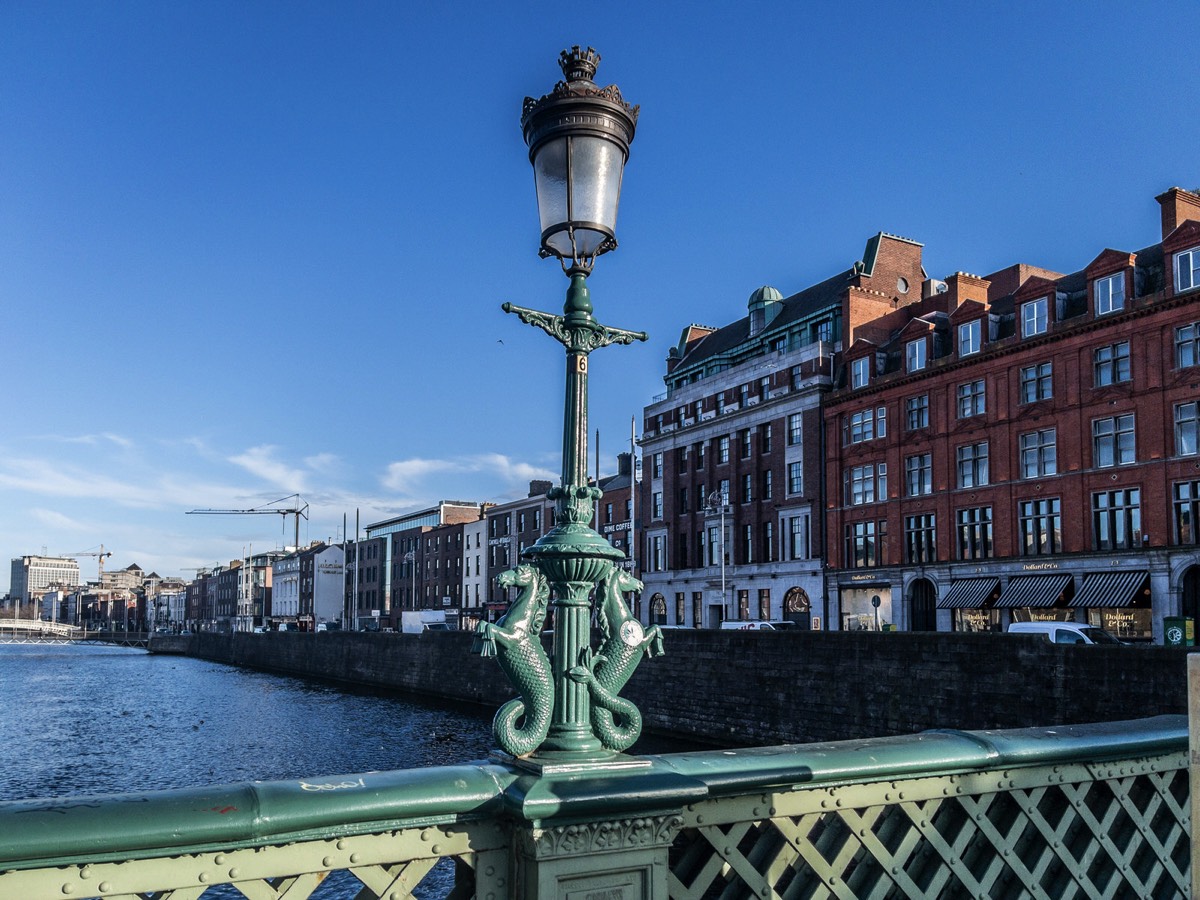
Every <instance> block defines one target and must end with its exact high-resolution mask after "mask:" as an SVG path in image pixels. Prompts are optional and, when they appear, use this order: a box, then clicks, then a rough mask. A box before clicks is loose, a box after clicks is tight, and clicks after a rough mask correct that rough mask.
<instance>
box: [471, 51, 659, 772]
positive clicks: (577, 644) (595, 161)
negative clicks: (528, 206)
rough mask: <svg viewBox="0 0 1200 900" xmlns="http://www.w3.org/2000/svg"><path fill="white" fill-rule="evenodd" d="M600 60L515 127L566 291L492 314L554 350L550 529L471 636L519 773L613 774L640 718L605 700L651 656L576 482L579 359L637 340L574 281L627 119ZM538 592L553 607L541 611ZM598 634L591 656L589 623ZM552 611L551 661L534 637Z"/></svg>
mask: <svg viewBox="0 0 1200 900" xmlns="http://www.w3.org/2000/svg"><path fill="white" fill-rule="evenodd" d="M599 63H600V55H599V54H598V53H596V51H595V50H593V49H592V48H591V47H589V48H588V49H586V50H581V49H580V48H579V47H578V46H575V47H572V48H571V49H570V50H564V51H563V52H562V54H560V58H559V64H560V65H561V67H562V71H563V76H564V78H565V80H564V81H560V82H558V83H557V84H556V85H555V86H554V89H553V90H552V91H551V92H550V93H549V94H547V95H546V96H544V97H541V98H540V99H536V100H535V99H533V98H532V97H526V98H525V104H524V109H523V113H522V117H521V129H522V132H523V133H524V136H525V141H526V143H527V144H528V146H529V161H530V163H531V164H532V165H533V172H534V185H535V187H536V190H537V201H538V214H539V218H540V220H541V222H540V224H541V250H540V251H539V252H540V255H541V256H542V257H548V256H553V257H556V258H557V259H558V260H559V262H560V264H561V265H562V269H563V272H564V273H565V274H566V275H567V276H568V277H569V278H570V279H571V282H570V285H569V286H568V288H567V298H566V303H565V304H564V305H563V312H562V315H553V314H551V313H545V312H539V311H537V310H534V309H528V308H525V307H521V306H515V305H513V304H511V303H505V304H504V305H503V309H504V311H505V312H509V313H514V314H515V315H517V316H518V317H519V318H520V319H521V321H522V322H525V323H526V324H528V325H534V326H536V327H538V328H541V329H542V330H543V331H545V332H546V333H547V334H549V335H550V336H551V337H553V338H554V339H555V340H557V341H558V342H559V343H561V344H562V345H563V346H564V347H565V348H566V354H567V360H566V362H567V365H566V401H565V406H564V414H563V452H562V481H561V483H560V484H559V485H558V486H556V487H554V488H552V489H551V490H550V492H549V493H548V494H547V496H548V497H549V498H550V499H551V500H553V501H555V518H554V527H553V528H552V529H551V530H550V531H549V532H548V533H547V534H545V535H544V536H543V537H542V538H541V539H540V540H539V541H538V542H537V543H536V544H534V545H533V546H532V547H529V548H528V549H526V550H525V552H524V554H523V555H522V561H521V564H519V565H518V566H517V567H516V568H515V569H512V570H510V571H508V572H505V573H504V574H502V575H501V576H500V583H501V584H502V585H503V586H505V587H517V588H519V589H520V591H519V594H518V597H517V599H516V600H515V601H513V603H512V605H511V606H510V607H509V609H508V611H507V613H506V614H505V616H504V618H502V619H501V620H500V621H499V622H496V623H495V624H492V623H488V622H483V623H480V625H479V626H478V628H477V636H478V640H477V642H476V649H477V651H478V652H480V653H482V654H484V655H486V656H493V655H494V656H496V657H497V661H498V662H499V663H500V666H501V668H502V669H503V670H504V672H505V674H506V675H508V677H509V679H510V680H511V681H512V682H513V685H514V687H516V689H517V690H518V692H519V693H520V695H521V696H520V698H519V699H517V700H512V701H510V702H509V703H507V704H505V705H504V706H503V707H501V708H500V711H499V712H498V713H497V714H496V720H495V723H494V727H493V730H494V733H495V737H496V740H497V741H498V742H499V744H500V746H501V747H502V748H503V750H504V751H505V752H507V753H509V754H511V755H512V756H513V757H516V758H518V759H522V760H526V762H527V763H528V764H532V765H536V766H539V767H543V768H544V766H545V765H548V764H554V763H568V764H571V765H575V764H578V763H580V762H586V763H595V764H605V765H622V764H623V763H621V762H620V761H618V760H617V757H618V755H619V754H620V752H621V751H622V750H625V749H627V748H628V747H629V746H630V745H632V744H633V742H634V741H635V740H636V739H637V736H638V734H639V733H640V731H641V714H640V713H639V712H638V710H637V708H636V707H634V705H633V704H632V703H630V702H629V701H627V700H624V699H622V698H621V697H619V696H617V694H618V693H619V691H620V690H621V688H622V687H624V685H625V683H626V682H627V681H628V680H629V678H630V677H631V676H632V675H633V671H634V669H635V668H636V667H637V665H638V663H639V662H640V661H641V657H642V656H643V655H651V656H653V655H655V654H656V653H659V652H661V650H662V637H661V633H660V632H659V630H658V629H657V628H650V629H643V627H642V625H641V623H640V622H639V621H638V620H637V618H636V617H635V616H633V614H632V613H631V612H630V611H629V607H628V605H627V603H626V601H625V597H624V595H625V594H626V593H628V592H631V591H637V590H641V587H642V584H641V582H639V581H637V580H636V579H635V578H634V577H633V576H632V575H631V574H630V573H629V572H628V571H627V570H626V569H625V568H624V567H623V566H622V565H621V563H622V562H624V560H625V554H624V553H623V552H622V551H620V550H617V549H616V548H614V547H613V546H612V544H610V543H609V542H608V541H607V540H605V539H604V538H603V537H602V536H601V535H600V534H598V533H597V532H596V531H595V530H593V529H592V527H591V522H592V521H593V515H592V514H593V509H594V504H595V502H596V501H597V500H598V499H599V498H600V496H601V492H600V490H599V489H598V488H597V487H594V486H592V485H591V484H589V483H588V478H587V433H588V424H587V378H588V355H589V354H590V353H591V351H593V350H596V349H599V348H600V347H605V346H607V345H609V344H613V343H617V344H629V343H632V342H633V341H635V340H637V341H644V340H646V335H645V334H644V333H643V332H635V331H625V330H623V329H619V328H609V327H608V326H605V325H601V324H600V323H599V322H597V321H596V320H595V319H594V318H593V317H592V303H591V297H590V294H589V292H588V287H587V278H588V276H589V275H590V274H591V272H592V267H593V265H594V263H595V260H596V257H598V256H600V255H601V254H603V253H606V252H608V251H609V250H613V249H615V248H616V246H617V239H616V222H617V206H618V203H619V200H620V193H621V175H622V172H623V171H624V166H625V161H626V159H627V158H628V156H629V145H630V143H631V142H632V141H633V133H634V127H635V125H636V122H637V114H638V108H637V107H636V106H631V105H629V104H628V103H626V102H625V100H624V99H623V98H622V97H621V92H620V90H619V89H618V88H617V87H616V86H615V85H610V86H608V87H604V88H601V87H598V86H597V85H596V83H595V82H594V81H593V78H594V76H595V74H596V67H597V66H598V65H599ZM551 593H552V594H553V599H552V600H551ZM593 594H594V595H595V598H594V602H595V605H596V621H597V624H598V625H599V628H600V631H601V632H602V639H601V643H600V646H599V647H597V648H593V647H592V646H591V613H592V604H593ZM551 608H552V609H553V611H554V646H553V655H552V657H548V656H547V654H546V652H545V650H544V649H543V647H542V644H541V641H540V633H541V630H542V627H543V625H544V624H545V622H546V619H547V616H548V613H549V611H550V609H551Z"/></svg>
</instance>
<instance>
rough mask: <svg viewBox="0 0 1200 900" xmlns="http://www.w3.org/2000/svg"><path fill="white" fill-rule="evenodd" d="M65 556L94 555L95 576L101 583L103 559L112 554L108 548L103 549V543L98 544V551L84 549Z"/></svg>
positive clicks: (102, 581)
mask: <svg viewBox="0 0 1200 900" xmlns="http://www.w3.org/2000/svg"><path fill="white" fill-rule="evenodd" d="M67 556H94V557H96V570H97V573H96V578H97V579H98V580H99V581H100V583H101V584H103V583H104V560H106V559H108V557H110V556H112V553H110V552H109V551H108V550H106V549H104V545H103V544H101V545H100V547H99V550H98V551H92V550H85V551H84V552H83V553H68V554H67Z"/></svg>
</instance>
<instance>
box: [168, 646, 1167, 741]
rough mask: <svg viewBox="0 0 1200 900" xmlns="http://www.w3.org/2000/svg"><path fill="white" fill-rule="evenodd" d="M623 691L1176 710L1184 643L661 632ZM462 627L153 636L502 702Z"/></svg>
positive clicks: (895, 722) (290, 670) (684, 704)
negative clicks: (658, 649) (660, 644)
mask: <svg viewBox="0 0 1200 900" xmlns="http://www.w3.org/2000/svg"><path fill="white" fill-rule="evenodd" d="M665 640H666V650H667V653H666V655H665V656H662V657H657V658H655V659H647V660H645V661H644V662H643V663H642V664H641V666H640V667H639V669H638V671H637V673H636V674H635V675H634V677H633V679H632V680H631V681H630V683H629V685H628V686H627V687H626V688H625V691H624V692H623V695H624V696H626V697H628V698H629V699H630V700H632V701H633V702H634V703H636V704H637V705H638V707H639V708H640V709H641V710H642V712H643V714H644V716H645V720H646V727H647V729H648V730H651V731H654V732H655V733H658V734H663V735H671V736H678V737H681V738H685V739H687V740H692V741H703V742H711V743H715V744H722V745H756V744H757V745H762V744H778V743H792V742H795V743H808V742H813V741H827V740H842V739H852V738H862V737H878V736H882V735H891V734H911V733H913V732H917V731H923V730H925V729H930V728H961V729H988V728H1023V727H1029V726H1039V725H1060V724H1076V723H1082V722H1103V721H1115V720H1119V719H1136V718H1141V717H1144V716H1152V715H1158V714H1161V713H1186V712H1187V676H1186V669H1187V663H1186V656H1187V653H1186V651H1184V650H1181V649H1178V648H1168V647H1107V646H1063V645H1054V644H1050V643H1047V642H1046V641H1044V640H1042V639H1040V638H1036V637H1030V636H1025V635H1009V634H945V633H938V634H935V633H903V632H901V633H885V634H877V633H861V632H859V633H852V632H827V633H799V634H788V633H783V632H775V633H771V632H749V631H693V630H682V629H681V630H675V629H672V630H670V631H668V632H666V634H665ZM471 642H472V636H471V635H470V634H463V633H457V632H449V633H446V632H442V633H438V632H429V633H426V634H420V635H412V634H355V633H346V632H330V633H323V634H297V633H285V634H236V635H232V636H229V635H216V634H194V635H181V636H166V635H156V636H155V637H154V639H153V641H152V645H151V649H152V651H155V652H167V653H181V654H186V655H189V656H196V657H201V658H204V659H209V660H214V661H217V662H223V663H228V664H230V665H235V666H245V667H248V668H253V669H261V670H264V671H271V672H279V673H284V674H288V675H298V676H303V677H308V678H320V679H327V680H331V681H336V682H342V683H347V684H354V685H363V686H369V687H373V688H382V689H387V690H396V691H404V692H413V693H417V694H423V695H425V696H431V697H439V698H444V699H447V700H454V701H459V702H468V703H477V704H480V705H483V706H488V707H498V706H499V705H500V704H501V703H503V702H504V701H505V700H507V699H508V698H509V697H511V696H512V690H511V689H510V687H509V686H508V683H507V682H506V680H505V679H504V677H503V675H502V674H501V672H500V669H499V667H498V666H497V665H496V662H495V660H494V659H484V658H481V657H479V656H476V655H474V654H472V653H471Z"/></svg>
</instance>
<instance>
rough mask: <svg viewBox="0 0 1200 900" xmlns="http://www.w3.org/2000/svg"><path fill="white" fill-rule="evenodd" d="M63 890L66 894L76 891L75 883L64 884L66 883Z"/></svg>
mask: <svg viewBox="0 0 1200 900" xmlns="http://www.w3.org/2000/svg"><path fill="white" fill-rule="evenodd" d="M62 892H63V893H64V894H73V893H75V885H73V884H64V885H63V886H62Z"/></svg>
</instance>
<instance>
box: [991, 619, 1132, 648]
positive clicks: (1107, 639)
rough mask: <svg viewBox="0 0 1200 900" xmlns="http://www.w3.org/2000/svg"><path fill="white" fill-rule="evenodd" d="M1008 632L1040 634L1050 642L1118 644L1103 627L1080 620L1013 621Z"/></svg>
mask: <svg viewBox="0 0 1200 900" xmlns="http://www.w3.org/2000/svg"><path fill="white" fill-rule="evenodd" d="M1008 633H1009V634H1040V635H1042V636H1043V637H1045V638H1046V640H1048V641H1049V642H1050V643H1052V644H1119V643H1121V641H1119V640H1117V639H1116V638H1115V637H1113V636H1112V635H1111V634H1109V633H1108V632H1107V631H1105V630H1104V629H1103V628H1096V627H1095V626H1094V625H1085V624H1083V623H1081V622H1013V623H1012V624H1011V625H1009V626H1008Z"/></svg>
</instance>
